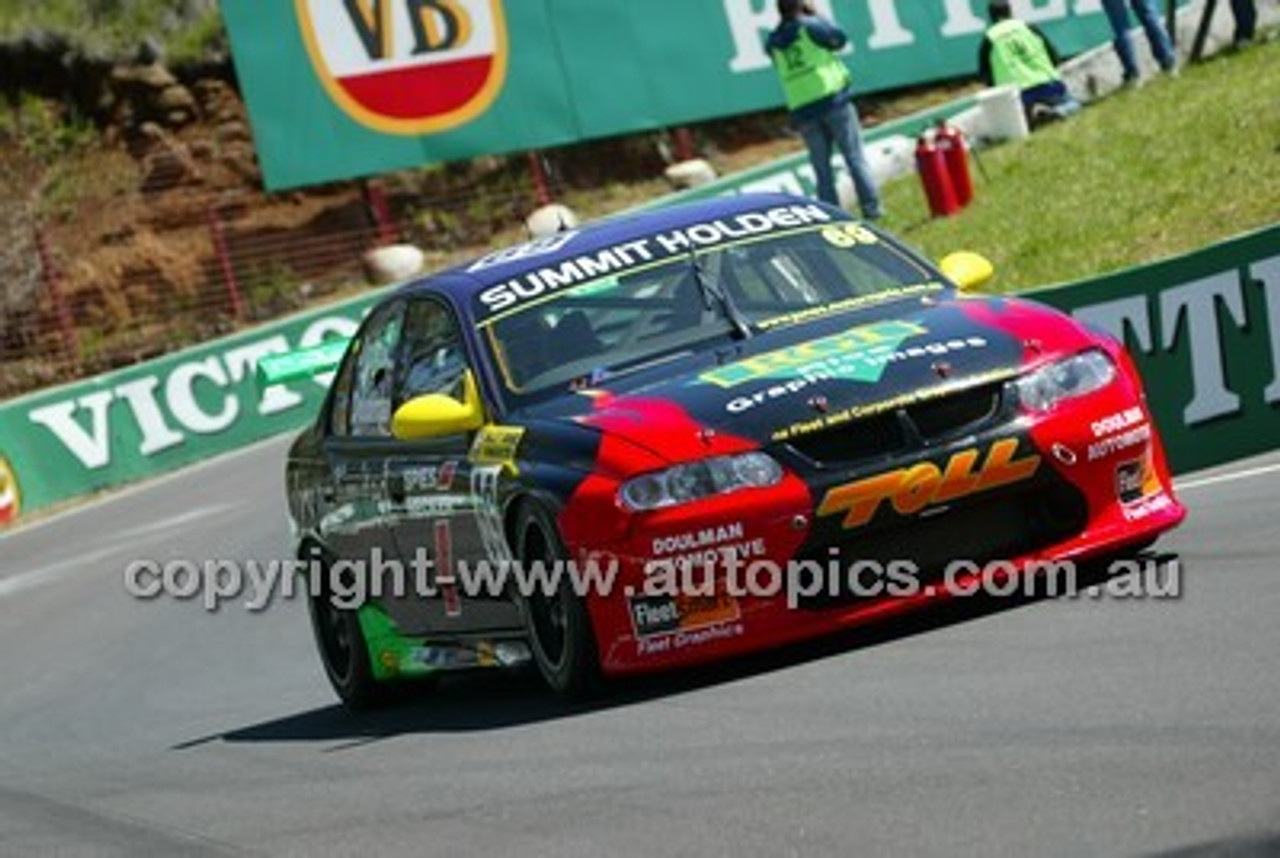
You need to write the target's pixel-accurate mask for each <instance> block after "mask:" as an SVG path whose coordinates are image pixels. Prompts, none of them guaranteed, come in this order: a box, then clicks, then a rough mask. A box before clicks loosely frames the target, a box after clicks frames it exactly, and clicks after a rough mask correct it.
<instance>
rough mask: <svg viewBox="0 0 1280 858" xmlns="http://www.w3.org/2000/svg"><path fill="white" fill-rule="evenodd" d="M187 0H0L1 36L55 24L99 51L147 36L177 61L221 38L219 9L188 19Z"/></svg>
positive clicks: (129, 49)
mask: <svg viewBox="0 0 1280 858" xmlns="http://www.w3.org/2000/svg"><path fill="white" fill-rule="evenodd" d="M184 5H185V4H184V2H183V0H39V2H33V0H0V38H13V37H15V36H20V35H22V34H24V33H27V32H29V31H32V30H40V29H42V30H50V31H53V32H57V33H62V34H64V35H66V36H68V37H69V38H70V39H71V41H72V42H73V43H75V44H78V45H81V46H83V47H85V48H87V49H90V50H92V51H95V52H103V53H107V54H111V55H117V56H124V55H128V54H131V53H133V52H134V51H135V50H136V49H137V47H138V45H139V44H140V43H141V42H142V40H143V38H145V37H147V36H151V37H154V38H156V39H157V40H159V42H160V44H161V45H162V46H163V47H164V49H165V51H166V53H167V54H168V55H169V58H170V59H171V60H174V61H182V60H188V59H196V58H198V57H200V56H201V55H202V53H203V51H204V50H205V48H206V47H207V46H208V45H210V44H212V43H213V41H214V40H216V39H219V38H220V37H221V33H222V25H221V19H220V18H219V16H218V14H217V12H216V11H210V12H206V13H204V14H201V15H200V16H198V18H197V19H195V20H184V18H183V16H182V10H183V7H184Z"/></svg>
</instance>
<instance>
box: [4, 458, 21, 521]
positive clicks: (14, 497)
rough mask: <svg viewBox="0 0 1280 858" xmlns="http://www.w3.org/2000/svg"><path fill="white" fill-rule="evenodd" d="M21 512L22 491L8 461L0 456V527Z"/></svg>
mask: <svg viewBox="0 0 1280 858" xmlns="http://www.w3.org/2000/svg"><path fill="white" fill-rule="evenodd" d="M20 512H22V492H21V491H19V489H18V478H17V477H16V476H14V473H13V469H12V468H10V467H9V463H8V462H7V461H5V460H4V458H3V457H0V527H3V526H4V525H6V524H10V523H12V522H13V520H14V519H16V518H17V517H18V513H20Z"/></svg>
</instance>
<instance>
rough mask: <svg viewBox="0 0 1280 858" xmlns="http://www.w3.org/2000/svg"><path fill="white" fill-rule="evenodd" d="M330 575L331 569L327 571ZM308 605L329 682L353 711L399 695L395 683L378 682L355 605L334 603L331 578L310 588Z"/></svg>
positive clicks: (386, 701)
mask: <svg viewBox="0 0 1280 858" xmlns="http://www.w3.org/2000/svg"><path fill="white" fill-rule="evenodd" d="M324 574H325V575H326V576H327V575H328V570H327V569H326V570H325V573H324ZM309 589H310V596H309V598H308V599H307V604H308V607H309V609H310V614H311V629H312V631H313V632H315V637H316V648H317V649H318V650H319V651H320V661H321V662H322V663H323V664H324V672H325V675H326V676H328V677H329V684H330V685H332V686H333V690H334V691H335V692H337V694H338V697H339V698H341V700H342V704H343V705H344V706H346V707H347V709H349V710H351V711H353V712H361V711H365V710H368V709H373V708H376V707H378V706H381V705H384V704H386V703H388V702H390V701H391V700H392V699H393V698H394V697H395V696H396V695H395V691H396V690H397V689H396V688H395V683H387V682H378V681H377V680H376V679H374V677H373V666H372V665H371V664H370V662H369V644H368V642H367V641H366V640H365V637H364V631H363V630H362V629H361V628H360V620H359V618H358V617H357V616H356V611H355V610H354V609H353V608H349V607H342V606H339V605H335V604H334V603H333V600H332V594H331V592H330V589H329V586H328V581H327V580H326V581H324V582H322V586H320V587H311V588H309Z"/></svg>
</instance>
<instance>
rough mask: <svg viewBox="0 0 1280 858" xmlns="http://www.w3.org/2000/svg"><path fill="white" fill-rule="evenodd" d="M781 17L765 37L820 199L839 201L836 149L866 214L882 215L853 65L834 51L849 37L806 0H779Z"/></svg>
mask: <svg viewBox="0 0 1280 858" xmlns="http://www.w3.org/2000/svg"><path fill="white" fill-rule="evenodd" d="M778 15H779V16H780V17H781V18H782V20H781V21H780V22H779V23H778V26H777V27H776V28H774V30H773V32H771V33H770V34H769V38H768V40H767V41H766V42H765V50H767V51H768V53H769V57H770V59H772V60H773V66H774V68H775V69H776V70H777V72H778V77H779V78H780V80H781V82H782V91H783V94H784V96H785V98H786V102H787V110H788V111H790V114H791V124H792V126H793V127H794V128H795V129H796V130H797V131H799V132H800V136H801V137H803V138H804V143H805V148H807V149H808V150H809V161H810V162H811V163H812V165H813V174H814V179H815V180H816V182H817V186H818V199H820V200H822V201H823V202H827V203H831V204H832V205H839V204H840V198H839V196H838V195H837V194H836V182H835V173H834V172H833V171H832V167H831V155H832V149H833V148H835V149H838V150H839V151H840V154H841V155H842V156H843V157H844V163H845V166H846V167H848V169H849V176H850V178H852V179H853V187H854V190H855V191H856V192H857V194H858V205H859V207H860V208H861V209H862V216H863V217H864V218H866V219H867V220H877V219H879V218H880V217H881V216H882V215H883V212H882V211H881V207H880V192H879V189H878V188H877V187H876V184H875V180H874V179H873V178H872V176H871V168H870V167H869V166H868V164H867V158H866V153H865V150H864V146H863V141H862V126H861V123H860V122H859V120H858V111H857V109H856V108H855V107H854V104H853V89H852V83H851V80H852V79H851V77H850V75H849V69H848V67H846V66H845V64H844V62H843V61H842V60H841V59H840V58H839V57H838V56H836V54H835V52H836V51H839V50H840V49H842V48H843V47H844V46H845V45H846V44H848V42H849V37H848V36H847V35H846V34H845V32H844V30H842V29H840V27H839V26H837V25H836V24H834V23H832V22H831V21H827V20H825V19H823V18H820V17H818V16H817V15H816V14H814V12H813V9H812V8H810V7H809V6H808V5H807V3H805V2H804V0H778Z"/></svg>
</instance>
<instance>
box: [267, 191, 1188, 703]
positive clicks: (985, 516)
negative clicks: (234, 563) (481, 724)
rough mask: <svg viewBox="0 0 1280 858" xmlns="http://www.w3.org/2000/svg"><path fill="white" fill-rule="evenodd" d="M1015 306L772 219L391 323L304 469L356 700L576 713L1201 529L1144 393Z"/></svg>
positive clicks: (607, 226) (547, 269)
mask: <svg viewBox="0 0 1280 858" xmlns="http://www.w3.org/2000/svg"><path fill="white" fill-rule="evenodd" d="M990 275H991V268H990V265H989V264H988V263H986V262H985V260H983V259H982V258H981V257H977V256H976V255H974V254H956V255H954V256H952V257H949V258H948V259H946V260H944V261H943V263H942V265H941V268H937V267H934V266H933V265H932V264H931V263H930V262H928V261H926V260H925V259H922V258H921V257H920V256H919V255H918V254H916V253H915V252H913V251H912V250H911V249H909V248H907V247H905V246H904V245H903V244H901V243H900V242H899V241H897V240H895V239H894V238H893V237H891V236H890V235H888V234H886V233H885V232H883V231H881V230H879V229H877V228H876V227H874V226H872V225H868V224H864V223H860V222H857V221H855V220H851V219H850V218H849V216H848V215H846V214H845V213H843V212H841V211H839V210H838V209H835V208H832V207H829V206H826V205H823V204H821V203H817V202H814V201H811V200H807V199H803V198H798V197H792V196H786V195H772V194H770V195H744V196H740V197H733V198H722V199H716V200H710V201H705V202H699V203H694V204H689V205H683V206H679V207H672V208H667V209H663V210H660V211H653V212H648V213H642V214H633V215H628V216H623V217H619V218H616V219H612V220H609V221H604V222H600V223H597V224H593V225H589V226H585V227H583V228H580V229H572V230H567V231H564V232H561V233H559V234H557V235H553V236H550V237H547V238H543V239H538V240H535V241H531V242H529V243H527V244H523V245H520V246H517V247H512V248H508V249H504V250H499V251H497V252H494V253H492V254H490V255H488V256H485V257H483V258H481V259H476V260H474V261H472V262H469V263H467V264H464V265H461V266H459V267H456V268H453V269H451V270H447V271H442V272H439V273H435V274H431V275H429V276H424V277H422V278H421V279H418V280H415V281H413V282H411V283H408V284H407V285H405V286H403V287H402V288H400V289H398V290H397V291H395V292H394V293H393V294H391V295H389V296H388V297H387V298H385V299H384V300H382V301H381V302H380V303H379V304H378V305H377V306H376V307H375V308H374V309H373V310H372V312H370V313H369V314H368V316H367V317H366V319H365V320H364V322H363V324H362V325H361V327H360V329H359V331H358V332H357V333H356V335H355V337H354V338H353V339H352V340H351V342H350V344H349V345H348V346H347V347H346V349H345V354H344V355H343V356H342V358H341V362H340V364H339V365H338V367H337V369H336V374H335V376H334V381H333V383H332V385H331V388H330V390H329V393H328V396H327V399H326V401H325V403H324V405H323V407H322V409H321V410H320V413H319V415H318V417H317V419H316V420H315V422H314V423H313V425H311V426H310V427H309V428H308V429H306V430H305V431H304V432H303V433H302V434H301V435H300V436H299V437H298V438H297V439H296V441H295V442H294V444H293V445H292V448H291V450H290V452H289V458H288V466H287V488H288V501H289V509H290V513H291V516H292V519H293V522H294V526H295V532H296V535H297V550H298V556H299V557H300V558H301V559H303V560H305V561H307V568H308V569H309V570H310V571H309V583H310V584H311V587H310V590H311V599H310V604H311V615H312V619H313V625H314V629H315V635H316V640H317V644H318V647H319V649H320V653H321V655H322V658H323V661H324V665H325V668H326V671H327V673H328V676H329V678H330V680H331V681H332V683H333V685H334V687H335V689H336V690H337V692H338V694H339V695H340V696H341V698H342V699H343V700H344V701H345V702H346V703H347V704H348V705H350V706H353V707H359V706H364V705H369V704H372V703H375V702H377V701H378V700H380V699H382V698H383V697H384V696H385V692H386V691H387V690H389V689H390V688H392V687H394V686H395V685H396V684H397V683H400V682H402V681H405V680H411V679H414V678H418V677H423V676H430V675H433V674H435V673H437V672H438V671H441V670H448V669H458V668H471V667H480V666H499V667H501V666H512V667H513V666H517V665H521V664H526V663H528V662H530V661H532V662H533V663H535V664H536V666H537V668H538V670H539V671H540V672H541V674H542V675H543V677H544V678H545V679H546V681H547V683H548V684H549V685H550V686H551V687H552V688H553V689H555V690H556V691H558V692H560V693H562V694H566V695H573V694H578V693H581V692H583V691H584V690H585V689H587V688H589V687H591V686H592V684H593V683H594V682H595V681H596V680H597V679H599V678H600V677H601V676H606V677H607V676H612V675H620V674H626V673H633V672H641V671H651V670H658V669H666V668H675V667H680V666H686V665H692V664H697V663H704V662H708V661H711V660H715V659H721V658H725V657H729V656H733V655H736V654H741V653H746V652H749V651H755V650H760V649H763V648H768V647H775V646H779V645H782V644H785V643H788V642H792V641H798V640H801V639H805V638H810V637H814V636H818V635H824V634H828V633H831V632H833V631H835V630H838V629H841V628H845V627H848V626H851V625H854V624H857V623H860V622H864V621H866V620H868V619H870V618H872V617H876V616H880V615H883V614H886V613H893V612H896V611H901V610H906V609H908V608H913V607H916V606H919V605H923V604H927V603H928V602H929V601H930V600H931V599H934V598H938V597H946V596H954V595H956V594H957V592H960V591H962V590H963V591H964V592H972V591H973V589H974V587H975V584H979V583H981V582H983V581H985V580H988V579H990V578H991V576H993V575H996V576H997V577H1002V578H1003V579H1008V578H1009V577H1011V576H1012V577H1017V576H1020V575H1026V574H1031V573H1030V571H1029V570H1031V568H1032V567H1034V566H1035V564H1037V563H1040V562H1043V561H1054V562H1062V563H1067V562H1084V561H1087V560H1089V561H1092V560H1099V559H1106V558H1112V557H1119V556H1125V555H1127V554H1130V553H1132V552H1136V551H1138V550H1140V549H1142V548H1144V547H1146V546H1147V545H1149V544H1150V543H1151V542H1152V541H1153V540H1155V538H1156V537H1157V536H1158V535H1159V534H1161V533H1162V532H1164V531H1166V530H1168V529H1170V528H1172V527H1174V526H1175V525H1177V524H1178V523H1179V522H1180V521H1181V520H1182V518H1183V516H1184V514H1185V512H1184V509H1183V507H1182V506H1181V505H1180V504H1179V502H1178V500H1177V499H1176V498H1175V496H1174V494H1173V491H1172V488H1171V485H1170V478H1169V473H1168V470H1167V467H1166V464H1165V461H1164V456H1163V452H1162V449H1161V445H1160V440H1159V437H1158V434H1157V432H1156V429H1155V427H1154V426H1153V424H1152V421H1151V415H1150V412H1149V411H1148V409H1147V406H1146V403H1145V400H1144V395H1143V391H1142V387H1141V383H1140V380H1139V378H1138V375H1137V373H1136V372H1135V369H1134V367H1133V365H1132V363H1131V362H1130V360H1129V358H1128V357H1127V356H1126V354H1125V352H1124V351H1123V349H1122V347H1121V346H1120V345H1119V344H1118V343H1116V342H1114V341H1113V340H1112V339H1110V338H1108V337H1107V336H1105V335H1101V334H1099V333H1096V332H1093V331H1090V330H1088V329H1086V328H1085V327H1083V326H1082V325H1080V324H1079V323H1077V322H1075V321H1073V320H1072V319H1071V318H1070V317H1068V316H1066V315H1064V314H1062V313H1060V312H1058V311H1055V310H1052V309H1049V308H1047V307H1045V306H1042V305H1039V304H1037V303H1034V302H1031V301H1027V300H1020V299H1015V298H1007V297H983V296H979V295H977V294H975V293H974V292H973V289H974V288H975V287H976V286H979V285H981V284H982V282H984V281H985V280H986V279H987V278H989V277H990ZM331 368H332V367H331Z"/></svg>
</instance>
